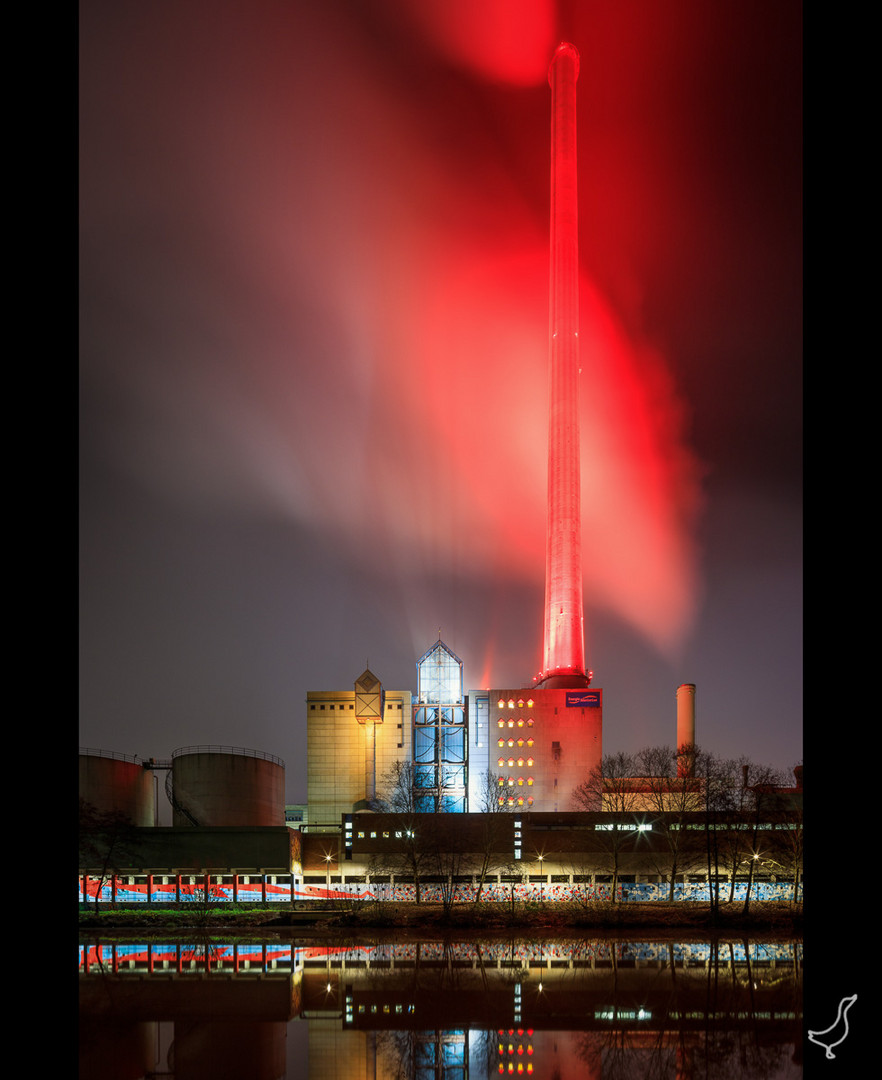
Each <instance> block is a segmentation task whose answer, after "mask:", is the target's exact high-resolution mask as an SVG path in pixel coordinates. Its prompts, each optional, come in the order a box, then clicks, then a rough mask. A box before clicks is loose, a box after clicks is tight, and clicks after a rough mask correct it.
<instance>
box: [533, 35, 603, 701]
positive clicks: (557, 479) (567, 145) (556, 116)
mask: <svg viewBox="0 0 882 1080" xmlns="http://www.w3.org/2000/svg"><path fill="white" fill-rule="evenodd" d="M578 77H579V53H578V50H577V49H576V47H575V46H574V45H570V44H569V43H567V42H562V43H561V44H560V45H558V47H557V50H556V51H555V54H554V56H553V57H552V60H551V65H550V67H549V69H548V82H549V84H550V86H551V274H550V298H549V299H550V305H549V306H550V319H549V324H550V325H549V333H550V353H551V362H550V366H551V387H550V403H549V429H548V520H547V524H546V548H545V650H544V661H543V669H542V672H541V674H540V677H539V685H540V686H544V687H548V688H555V687H574V688H577V687H583V686H587V685H588V683H589V682H590V681H591V677H590V675H586V674H585V638H584V627H583V616H582V506H581V504H582V497H581V472H580V463H579V217H578V190H577V185H576V79H577V78H578Z"/></svg>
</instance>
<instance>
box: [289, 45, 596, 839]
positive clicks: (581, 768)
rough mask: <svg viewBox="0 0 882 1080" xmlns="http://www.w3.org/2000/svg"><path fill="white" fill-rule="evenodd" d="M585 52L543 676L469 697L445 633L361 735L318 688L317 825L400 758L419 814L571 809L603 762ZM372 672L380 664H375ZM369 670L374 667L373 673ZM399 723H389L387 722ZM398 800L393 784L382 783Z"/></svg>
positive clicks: (561, 288) (553, 409) (564, 266)
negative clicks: (591, 541)
mask: <svg viewBox="0 0 882 1080" xmlns="http://www.w3.org/2000/svg"><path fill="white" fill-rule="evenodd" d="M578 75H579V53H578V50H577V49H576V48H575V46H574V45H571V44H569V43H567V42H563V43H562V44H561V45H559V46H558V48H557V50H556V51H555V53H554V56H553V57H552V60H551V64H550V66H549V70H548V82H549V85H550V87H551V200H550V202H551V209H550V225H549V233H550V260H549V264H550V270H549V284H550V290H549V406H548V489H547V498H548V509H547V523H546V556H545V618H544V643H543V645H544V647H543V670H542V672H540V675H539V676H538V678H537V680H536V681H535V685H531V686H530V687H528V688H526V689H525V688H523V687H501V688H494V689H483V690H472V691H470V692H469V693H468V694H465V693H464V692H463V686H464V683H463V665H462V661H461V660H460V659H459V658H458V657H457V656H456V655H455V654H454V653H453V652H452V651H451V650H450V649H449V648H448V646H447V645H445V644H444V642H443V641H441V639H440V637H439V640H438V641H437V642H436V644H435V645H433V646H432V647H431V648H430V649H429V650H428V651H427V652H426V653H425V654H424V655H423V656H422V657H421V658H420V660H419V661H418V662H417V692H416V697H415V698H414V699H413V702H412V706H411V708H410V710H409V713H408V708H407V698H408V696H409V695H408V694H407V693H406V692H405V691H400V692H398V694H397V695H395V697H394V701H395V706H394V707H390V702H391V701H392V697H391V696H390V697H389V699H388V700H387V703H386V707H385V709H384V710H383V711H382V713H380V714H378V716H377V717H376V718H375V720H374V722H370V723H366V724H363V725H362V726H363V730H362V731H358V730H357V728H356V726H355V724H354V722H353V718H354V717H355V694H356V693H357V687H356V691H355V692H349V691H344V692H340V693H334V692H322V693H310V694H309V695H308V697H307V719H308V725H309V747H308V755H309V756H308V799H309V821H310V825H311V827H313V823H318V822H319V821H328V822H329V823H330V822H331V821H333V820H334V819H335V817H336V815H338V814H340V813H351V812H353V811H356V810H358V809H370V808H371V804H372V801H374V802H375V798H374V795H375V793H376V791H377V784H378V783H379V784H380V786H381V788H382V786H383V784H384V783H385V784H387V786H388V780H387V778H388V777H389V775H390V770H391V769H394V768H395V767H396V766H397V768H398V772H397V775H398V777H399V779H400V778H401V776H402V775H405V774H406V776H407V777H408V779H409V780H412V798H413V800H414V809H416V810H417V811H421V812H454V813H465V812H471V813H475V812H480V811H482V810H486V809H488V808H489V806H490V804H491V803H495V804H496V806H497V807H500V806H501V807H504V808H506V809H512V810H523V811H527V810H536V811H552V812H553V811H564V810H568V809H569V808H570V801H571V795H572V792H573V790H574V789H575V788H576V787H577V786H578V784H579V783H581V782H582V781H583V780H584V779H585V777H586V776H587V775H588V773H589V772H590V771H591V769H592V768H594V767H595V766H597V765H599V764H600V759H601V754H602V747H603V692H602V691H601V690H599V689H590V688H589V687H590V683H591V677H592V674H591V672H589V671H586V669H585V647H584V625H583V622H584V619H583V602H582V517H581V473H580V455H579V372H580V368H579V255H578V184H577V168H576V166H577V161H576V80H577V79H578ZM367 674H370V673H367ZM371 678H374V676H372V675H371ZM390 723H391V724H393V725H395V726H394V728H393V729H392V730H389V729H388V727H387V725H388V724H390ZM379 794H380V796H381V797H382V796H384V795H385V797H386V798H387V799H388V792H383V791H382V790H380V792H379Z"/></svg>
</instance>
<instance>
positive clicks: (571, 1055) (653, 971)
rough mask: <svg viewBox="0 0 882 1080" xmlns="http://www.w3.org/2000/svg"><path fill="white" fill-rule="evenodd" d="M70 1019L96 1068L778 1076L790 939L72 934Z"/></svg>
mask: <svg viewBox="0 0 882 1080" xmlns="http://www.w3.org/2000/svg"><path fill="white" fill-rule="evenodd" d="M304 1021H305V1023H303V1022H304ZM80 1027H81V1031H80V1050H81V1061H80V1076H81V1077H83V1078H89V1077H91V1076H99V1075H100V1076H101V1077H102V1078H104V1080H112V1078H113V1077H120V1078H122V1077H126V1078H128V1077H132V1078H137V1077H146V1076H148V1075H149V1076H151V1077H153V1076H160V1075H163V1076H168V1077H178V1078H180V1080H196V1078H202V1077H209V1076H211V1078H212V1080H218V1078H219V1077H227V1076H231V1077H253V1078H255V1080H264V1078H266V1080H277V1078H279V1077H286V1078H287V1080H299V1078H301V1077H303V1078H304V1080H306V1078H308V1080H361V1078H364V1080H368V1078H370V1080H373V1078H375V1077H379V1078H386V1077H389V1078H395V1080H398V1078H400V1080H405V1078H406V1080H474V1078H476V1077H482V1078H484V1077H498V1076H511V1077H532V1078H534V1080H551V1078H555V1077H559V1078H560V1080H567V1078H571V1077H573V1078H575V1077H579V1078H583V1077H590V1078H597V1080H601V1078H602V1080H619V1078H622V1080H624V1078H626V1077H635V1078H637V1077H639V1078H640V1080H667V1078H671V1080H675V1078H676V1080H679V1078H682V1080H686V1078H689V1077H707V1076H713V1077H722V1078H725V1077H730V1076H731V1077H756V1078H758V1080H759V1078H773V1077H775V1078H779V1077H780V1078H785V1077H787V1078H791V1077H798V1076H801V1075H802V1065H801V1062H802V1037H803V1036H802V944H801V943H794V942H763V941H757V940H749V941H748V940H735V939H722V940H713V941H704V942H700V941H692V942H670V941H625V940H613V939H611V938H595V939H585V938H573V939H562V938H560V937H555V938H538V937H537V938H536V939H535V940H530V941H524V940H512V939H502V938H498V939H492V940H490V939H484V938H481V939H478V938H473V939H469V940H456V941H452V940H446V939H443V938H438V939H433V940H428V941H427V940H417V939H414V940H408V941H401V940H398V941H394V942H393V941H385V942H384V941H371V942H370V943H354V942H348V943H347V942H344V941H342V940H337V941H333V940H330V939H322V940H321V941H315V942H313V943H310V944H304V943H303V942H301V941H295V940H291V941H288V940H285V939H281V938H275V937H274V938H269V937H267V938H266V940H262V941H259V942H257V943H254V942H253V940H252V941H248V942H246V941H244V940H242V941H237V940H234V939H230V940H229V941H225V942H223V943H212V944H210V945H205V944H193V943H186V942H172V941H169V942H166V943H162V944H156V943H150V944H144V943H139V942H137V941H136V940H134V939H132V938H129V939H127V940H123V939H122V938H117V939H115V940H112V941H111V940H101V941H100V942H98V941H96V942H92V943H87V942H83V943H82V944H81V947H80ZM304 1028H306V1032H304ZM304 1034H307V1037H308V1054H307V1052H306V1040H305V1039H301V1038H300V1036H302V1035H304Z"/></svg>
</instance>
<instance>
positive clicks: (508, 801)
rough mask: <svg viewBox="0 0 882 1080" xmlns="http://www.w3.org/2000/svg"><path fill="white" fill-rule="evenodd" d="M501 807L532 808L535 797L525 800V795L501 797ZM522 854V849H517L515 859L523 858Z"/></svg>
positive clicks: (529, 796) (528, 797) (530, 796)
mask: <svg viewBox="0 0 882 1080" xmlns="http://www.w3.org/2000/svg"><path fill="white" fill-rule="evenodd" d="M499 805H500V806H532V805H533V796H532V795H528V796H527V797H526V799H525V798H524V796H523V795H508V796H506V795H500V796H499ZM517 843H520V841H519V840H518V841H517ZM520 852H521V849H520V848H515V857H516V858H518V859H519V858H520V857H521V855H520Z"/></svg>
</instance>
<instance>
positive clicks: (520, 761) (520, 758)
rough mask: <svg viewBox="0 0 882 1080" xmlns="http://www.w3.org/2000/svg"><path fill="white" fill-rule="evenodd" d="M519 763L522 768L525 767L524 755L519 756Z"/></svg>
mask: <svg viewBox="0 0 882 1080" xmlns="http://www.w3.org/2000/svg"><path fill="white" fill-rule="evenodd" d="M518 765H519V766H520V767H521V768H523V767H524V759H523V758H522V757H519V758H518Z"/></svg>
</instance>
